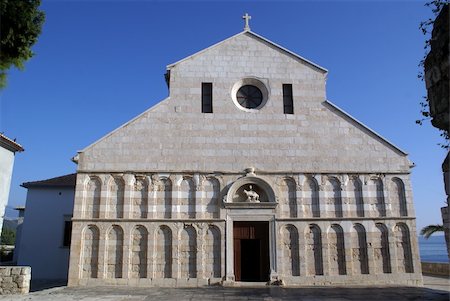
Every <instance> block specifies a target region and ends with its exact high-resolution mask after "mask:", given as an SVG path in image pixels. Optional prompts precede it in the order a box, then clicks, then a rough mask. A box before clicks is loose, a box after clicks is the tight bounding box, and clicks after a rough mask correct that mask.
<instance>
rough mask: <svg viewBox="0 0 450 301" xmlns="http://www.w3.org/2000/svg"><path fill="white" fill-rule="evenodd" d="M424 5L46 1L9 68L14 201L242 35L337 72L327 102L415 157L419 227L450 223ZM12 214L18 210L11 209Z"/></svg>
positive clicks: (1, 120)
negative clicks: (424, 103)
mask: <svg viewBox="0 0 450 301" xmlns="http://www.w3.org/2000/svg"><path fill="white" fill-rule="evenodd" d="M424 3H425V1H372V2H368V1H328V2H325V1H316V2H313V1H310V2H305V1H228V2H218V1H196V2H194V1H178V2H177V1H167V2H163V1H45V0H44V1H43V4H42V6H41V8H42V9H43V10H44V11H45V13H46V22H45V24H44V27H43V31H42V34H41V36H40V38H39V41H38V42H37V44H36V45H35V46H34V47H33V49H34V51H35V53H36V55H35V57H33V58H32V59H31V60H30V61H29V62H27V64H26V66H25V70H24V71H17V70H11V72H10V73H9V79H8V80H9V83H8V86H7V88H6V89H4V90H3V91H2V92H1V99H0V101H1V103H0V132H4V133H5V134H6V135H7V136H9V137H11V138H17V142H19V143H20V144H22V145H23V146H24V148H25V152H23V153H19V154H17V156H16V161H15V166H14V173H13V179H12V185H11V192H10V198H9V205H10V206H16V205H19V204H24V203H25V199H26V189H25V188H22V187H20V184H21V183H23V182H27V181H35V180H42V179H46V178H52V177H56V176H60V175H64V174H68V173H72V172H75V170H76V165H75V164H74V163H73V162H71V160H70V159H71V158H72V157H73V156H74V155H75V154H76V152H77V150H81V149H83V148H85V147H86V146H88V145H90V144H91V143H93V142H94V141H96V140H97V139H99V138H101V137H102V136H104V135H105V134H107V133H108V132H110V131H112V130H114V129H115V128H117V127H118V126H120V125H121V124H123V123H125V122H127V121H128V120H130V119H132V118H133V117H135V116H137V115H138V114H140V113H142V112H143V111H144V110H146V109H147V108H149V107H151V106H153V105H154V104H156V103H158V102H159V101H161V100H163V99H164V98H165V97H166V96H167V94H168V90H167V86H166V84H165V81H164V76H163V75H164V73H165V67H166V65H169V64H171V63H173V62H176V61H178V60H180V59H182V58H184V57H186V56H189V55H191V54H193V53H195V52H197V51H199V50H202V49H204V48H206V47H208V46H210V45H212V44H215V43H217V42H219V41H221V40H223V39H226V38H228V37H230V36H232V35H234V34H236V33H238V32H240V31H242V30H243V26H244V23H243V20H242V19H241V16H242V15H243V14H244V13H245V12H248V13H249V14H250V15H251V16H252V19H251V22H250V26H251V29H252V31H254V32H256V33H257V34H260V35H262V36H264V37H266V38H268V39H270V40H272V41H273V42H275V43H277V44H279V45H281V46H283V47H285V48H287V49H289V50H291V51H293V52H295V53H297V54H299V55H301V56H303V57H305V58H307V59H308V60H310V61H313V62H314V63H316V64H318V65H320V66H323V67H324V68H326V69H328V70H329V74H328V81H327V97H328V99H329V100H330V101H331V102H333V103H335V104H336V105H338V106H339V107H341V108H342V109H344V110H345V111H347V112H348V113H350V114H351V115H352V116H353V117H355V118H356V119H358V120H360V121H361V122H363V123H364V124H365V125H367V126H368V127H370V128H371V129H373V130H375V131H376V132H378V133H379V134H380V135H382V136H383V137H385V138H387V139H388V140H389V141H391V142H393V143H394V144H395V145H397V146H398V147H400V148H401V149H403V150H405V151H406V152H408V153H409V158H410V160H411V161H413V162H414V163H415V164H416V167H415V168H414V169H413V170H412V185H413V192H414V202H415V207H416V215H417V226H418V228H421V227H423V226H425V225H427V224H435V223H441V222H442V221H441V217H440V207H442V206H443V205H444V202H445V195H444V189H443V180H442V173H441V171H440V170H441V164H442V160H443V159H444V156H445V152H444V151H443V150H442V149H441V148H440V147H439V146H438V145H437V144H438V143H439V142H442V140H441V138H440V137H439V133H438V131H437V130H436V129H435V128H433V127H431V125H429V123H428V122H426V123H425V124H424V125H423V126H418V125H416V124H415V120H416V119H418V118H420V113H419V111H420V107H419V102H420V101H421V99H422V96H424V95H425V93H426V92H425V88H424V83H423V82H421V81H420V80H419V79H418V78H417V74H418V73H419V71H420V69H419V67H418V63H419V61H420V60H421V59H422V57H423V55H424V49H423V46H424V41H425V39H426V37H425V36H424V35H423V34H422V33H421V31H420V30H419V24H420V22H421V21H423V20H426V19H427V18H428V17H430V16H431V12H430V10H429V9H428V8H426V7H425V6H424ZM8 212H10V211H8Z"/></svg>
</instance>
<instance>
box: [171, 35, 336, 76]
mask: <svg viewBox="0 0 450 301" xmlns="http://www.w3.org/2000/svg"><path fill="white" fill-rule="evenodd" d="M243 34H250V35H252V36H254V37H256V38H258V39H260V40H263V41H264V42H266V43H269V44H271V45H272V46H274V47H276V48H278V49H280V50H282V51H283V52H286V53H287V54H289V55H292V56H294V57H295V58H297V59H299V60H301V61H304V62H305V63H307V64H309V65H311V66H313V67H314V68H316V69H318V70H319V71H321V72H323V73H328V70H327V69H325V68H323V67H321V66H320V65H317V64H315V63H313V62H311V61H310V60H307V59H305V58H304V57H302V56H300V55H298V54H296V53H295V52H292V51H290V50H288V49H287V48H284V47H283V46H280V45H278V44H277V43H274V42H272V41H271V40H269V39H267V38H265V37H263V36H261V35H259V34H257V33H254V32H253V31H251V30H244V31H241V32H239V33H237V34H235V35H233V36H231V37H229V38H227V39H225V40H222V41H220V42H217V43H215V44H213V45H211V46H209V47H207V48H205V49H202V50H200V51H197V52H195V53H194V54H191V55H189V56H187V57H185V58H183V59H181V60H179V61H176V62H175V63H172V64H169V65H167V66H166V70H170V69H172V68H173V67H175V65H178V64H179V63H182V62H184V61H187V60H189V59H191V58H193V57H194V56H197V55H199V54H202V53H203V52H206V51H207V50H209V49H212V48H214V47H216V46H219V45H220V44H222V43H225V42H226V41H229V40H231V39H233V38H235V37H237V36H240V35H243Z"/></svg>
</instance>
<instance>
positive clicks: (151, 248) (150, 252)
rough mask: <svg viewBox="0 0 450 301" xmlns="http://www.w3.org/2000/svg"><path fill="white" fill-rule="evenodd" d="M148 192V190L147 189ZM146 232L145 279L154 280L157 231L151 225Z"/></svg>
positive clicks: (154, 226) (153, 225) (155, 227)
mask: <svg viewBox="0 0 450 301" xmlns="http://www.w3.org/2000/svg"><path fill="white" fill-rule="evenodd" d="M149 190H150V189H149ZM147 231H148V240H147V279H152V278H154V274H155V273H154V271H155V265H154V263H155V262H156V252H157V251H156V247H155V245H156V231H158V227H157V226H156V224H154V223H152V224H151V225H150V226H148V228H147Z"/></svg>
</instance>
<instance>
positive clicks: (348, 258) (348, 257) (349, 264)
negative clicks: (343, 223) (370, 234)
mask: <svg viewBox="0 0 450 301" xmlns="http://www.w3.org/2000/svg"><path fill="white" fill-rule="evenodd" d="M351 227H352V225H351V223H350V225H349V228H348V227H345V228H344V227H342V230H343V231H344V233H343V235H344V249H345V269H346V271H347V275H353V274H354V272H353V264H354V263H353V245H354V242H353V236H352V233H351V232H346V230H350V231H351Z"/></svg>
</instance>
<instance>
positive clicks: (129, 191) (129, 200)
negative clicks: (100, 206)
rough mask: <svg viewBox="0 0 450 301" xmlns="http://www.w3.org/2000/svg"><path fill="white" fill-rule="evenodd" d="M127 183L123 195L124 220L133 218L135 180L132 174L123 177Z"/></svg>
mask: <svg viewBox="0 0 450 301" xmlns="http://www.w3.org/2000/svg"><path fill="white" fill-rule="evenodd" d="M123 180H124V182H125V187H124V193H123V218H133V202H134V199H133V197H134V192H135V189H134V183H135V178H134V175H132V174H125V175H124V176H123Z"/></svg>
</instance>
